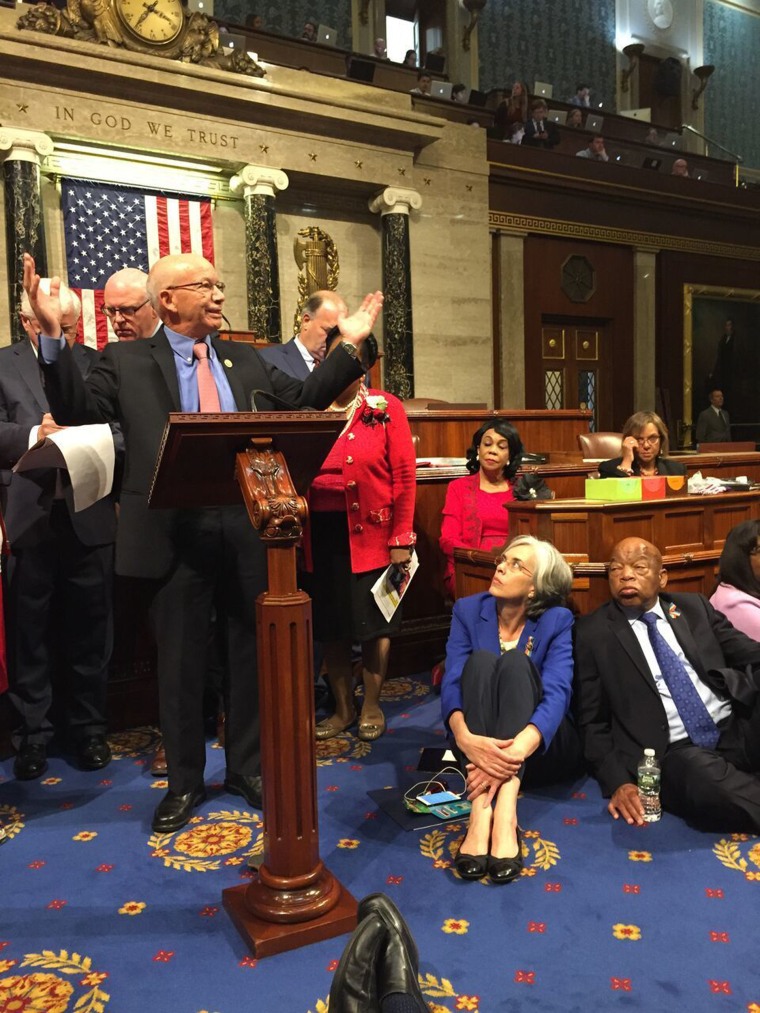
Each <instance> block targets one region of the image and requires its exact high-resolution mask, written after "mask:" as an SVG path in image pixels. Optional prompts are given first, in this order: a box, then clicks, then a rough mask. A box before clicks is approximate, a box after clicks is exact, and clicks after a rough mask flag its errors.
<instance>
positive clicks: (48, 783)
mask: <svg viewBox="0 0 760 1013" xmlns="http://www.w3.org/2000/svg"><path fill="white" fill-rule="evenodd" d="M386 712H387V714H388V716H389V718H390V731H389V733H388V734H387V735H386V736H385V737H384V738H383V739H381V740H380V741H379V742H377V743H375V744H373V745H371V746H370V745H369V744H365V743H361V742H359V741H358V740H357V739H355V738H354V737H352V736H350V735H345V736H341V737H340V738H338V739H336V740H332V741H330V742H327V743H324V744H323V747H320V748H321V753H320V760H319V763H320V769H319V786H320V798H319V804H320V818H321V824H320V828H321V829H320V833H321V850H322V857H323V859H324V860H325V862H326V863H327V864H328V866H329V867H330V868H331V869H332V870H333V872H334V873H335V874H336V875H337V876H338V877H339V878H340V880H341V881H342V882H343V883H344V884H345V886H346V887H347V888H348V889H349V890H351V891H352V892H353V894H354V895H355V896H356V897H357V898H360V897H362V896H364V895H365V894H368V893H371V892H374V891H383V892H385V893H387V894H388V895H389V896H390V897H392V898H393V900H394V901H395V902H396V903H397V904H398V906H399V907H400V908H401V910H402V912H403V913H404V914H405V916H406V918H407V920H408V921H409V923H410V925H411V927H412V930H413V932H414V934H415V936H416V938H417V941H418V943H419V948H420V953H421V958H422V964H421V968H420V972H421V978H422V982H423V991H424V994H425V996H426V998H427V999H428V1001H429V1004H430V1009H431V1010H432V1011H433V1013H453V1011H456V1010H473V1011H479V1013H492V1011H501V1010H515V1011H533V1010H536V1011H539V1010H540V1011H542V1013H550V1011H555V1010H556V1011H562V1013H569V1011H574V1010H583V1011H587V1010H589V1009H591V1010H595V1011H606V1010H644V1011H647V1013H656V1011H675V1010H695V1011H699V1013H701V1011H715V1013H724V1011H726V1013H727V1011H731V1013H739V1011H742V1013H744V1011H747V1013H760V970H759V969H758V967H759V964H760V961H759V959H758V954H759V953H760V840H758V838H753V837H747V836H743V835H720V834H706V833H700V832H698V831H695V830H693V829H691V828H689V827H687V826H686V825H684V824H683V823H682V822H681V821H680V820H677V819H675V818H674V817H670V816H665V817H664V818H663V820H662V822H661V823H659V824H655V825H653V826H649V827H646V828H644V829H632V828H629V827H627V826H623V825H620V824H619V823H613V821H612V820H611V819H610V817H609V816H608V815H607V813H606V811H605V808H604V804H603V802H602V800H601V798H600V796H599V792H598V789H597V787H596V784H595V783H594V782H593V781H590V780H582V781H579V782H577V783H575V784H571V785H565V786H561V787H559V788H556V789H553V790H551V791H545V792H538V793H529V794H526V796H525V797H524V798H523V799H522V800H521V803H520V822H521V825H522V827H523V829H524V832H525V841H524V845H525V849H526V856H525V862H526V867H525V870H524V873H523V876H522V878H521V880H520V881H518V882H516V883H514V884H512V885H510V886H507V887H501V888H499V887H494V886H491V885H488V884H487V883H464V882H461V881H459V880H457V879H456V877H455V876H454V874H453V873H452V870H451V867H450V863H451V858H452V855H453V853H454V851H455V850H456V845H457V843H458V841H459V839H460V838H461V836H462V833H463V826H462V824H461V823H453V824H451V823H450V824H442V825H441V827H440V828H434V829H429V830H424V831H404V830H402V829H401V828H400V827H399V826H398V825H397V824H396V823H395V822H393V821H392V820H391V819H390V818H389V817H388V816H386V815H385V814H384V813H383V812H382V811H381V810H379V809H378V808H377V806H376V804H375V803H374V802H373V801H372V800H371V799H370V798H369V797H368V795H367V792H368V791H372V790H375V789H378V788H383V787H386V786H391V785H402V786H404V787H408V786H409V785H410V784H412V783H413V782H415V781H416V780H418V779H419V775H417V774H416V764H417V758H418V754H419V749H420V747H422V746H426V745H441V738H440V731H439V715H440V712H439V705H438V698H437V697H434V696H432V695H430V694H428V691H427V686H426V685H424V684H422V683H420V682H418V681H414V680H393V681H391V682H390V683H389V684H388V687H387V692H386ZM111 741H112V744H113V746H114V749H115V752H116V757H117V758H116V759H115V760H114V762H113V763H112V764H111V765H110V767H108V768H107V769H106V770H104V771H100V772H97V773H94V774H86V773H82V772H79V771H76V770H74V769H73V768H72V767H70V766H69V765H68V763H67V762H66V761H65V760H64V759H59V758H53V759H52V761H51V764H50V770H49V772H48V775H47V776H46V777H45V778H43V779H42V780H41V781H38V782H32V783H26V784H21V783H17V782H16V781H14V780H13V777H12V770H11V761H6V762H5V763H4V764H3V765H2V775H3V778H4V780H3V781H2V783H0V819H2V821H3V823H4V825H5V826H6V828H7V830H8V832H9V836H10V840H9V841H8V842H7V843H6V844H4V845H3V846H2V848H0V1013H11V1011H13V1013H21V1011H23V1013H138V1011H139V1013H144V1011H154V1010H155V1011H162V1013H201V1011H206V1013H239V1011H240V1013H242V1011H246V1013H249V1011H255V1013H307V1011H309V1013H325V1010H326V1001H327V995H328V992H329V988H330V980H331V976H332V971H333V970H334V968H335V966H336V964H337V961H338V958H339V957H340V954H341V952H342V949H343V946H344V943H345V940H346V938H347V937H339V938H336V939H333V940H328V941H326V942H323V943H319V944H317V945H314V946H312V947H308V948H306V949H303V950H299V951H296V952H295V953H290V954H283V955H280V956H275V957H270V958H268V959H266V960H259V961H257V960H255V959H254V958H253V957H252V956H251V955H250V954H249V953H248V951H247V950H246V948H245V946H244V944H243V942H242V940H241V939H240V937H239V936H238V934H237V932H236V931H235V929H234V928H233V927H232V924H231V922H230V921H229V919H228V917H227V915H226V913H225V912H224V910H223V908H222V905H221V892H222V889H223V888H224V887H227V886H230V885H235V884H236V883H239V882H241V880H242V879H243V878H245V877H246V876H248V875H250V873H249V871H248V866H247V858H248V857H249V856H250V855H255V854H257V852H260V850H261V833H262V827H261V820H260V818H259V816H258V815H257V814H255V813H250V812H246V811H245V810H244V809H241V807H240V805H239V803H240V799H237V798H235V797H232V796H229V795H226V794H224V793H223V790H222V787H221V781H222V779H223V776H224V758H223V753H222V752H221V751H219V750H218V748H216V747H215V746H212V745H211V744H209V749H208V764H207V783H208V784H209V785H210V791H209V799H208V801H207V802H206V803H204V805H203V806H201V807H200V808H199V809H198V811H197V815H196V816H195V818H194V822H192V823H191V824H190V826H189V827H186V828H185V829H184V830H183V831H180V832H178V833H176V834H171V835H167V836H166V837H163V838H158V837H154V836H152V835H151V833H150V817H151V814H152V811H153V808H154V806H155V804H156V803H157V802H158V800H159V798H160V797H161V794H162V793H163V789H164V788H165V783H164V782H160V781H156V780H155V779H153V778H151V777H150V775H149V773H148V769H147V765H148V763H149V758H150V755H151V747H152V744H153V741H154V735H153V732H152V731H151V730H150V729H138V730H136V731H134V732H132V733H125V734H120V735H115V736H114V737H113V738H112V740H111Z"/></svg>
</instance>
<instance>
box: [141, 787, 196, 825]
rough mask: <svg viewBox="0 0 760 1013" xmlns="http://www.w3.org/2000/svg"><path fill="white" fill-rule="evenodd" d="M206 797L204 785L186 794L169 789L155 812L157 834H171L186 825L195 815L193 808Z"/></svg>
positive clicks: (154, 819)
mask: <svg viewBox="0 0 760 1013" xmlns="http://www.w3.org/2000/svg"><path fill="white" fill-rule="evenodd" d="M205 797H206V789H205V788H204V786H203V785H200V787H198V788H195V789H194V790H193V791H188V792H186V793H185V794H184V795H175V794H174V792H173V791H167V793H166V794H165V795H164V797H163V798H162V799H161V801H160V802H159V803H158V805H157V806H156V811H155V812H154V813H153V830H154V831H155V832H156V833H157V834H170V833H172V832H173V831H174V830H180V829H181V828H182V827H184V826H186V825H187V823H188V822H189V821H190V817H191V816H192V815H193V809H194V808H195V807H196V806H197V805H200V803H201V802H202V801H203V800H204V799H205Z"/></svg>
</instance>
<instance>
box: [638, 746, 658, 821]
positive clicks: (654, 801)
mask: <svg viewBox="0 0 760 1013" xmlns="http://www.w3.org/2000/svg"><path fill="white" fill-rule="evenodd" d="M638 777H639V799H640V800H641V808H642V809H643V810H644V819H645V820H646V822H647V823H656V822H657V820H658V819H659V818H660V817H661V816H662V806H661V805H660V765H659V764H658V762H657V758H656V757H655V755H654V749H645V750H644V755H643V756H642V758H641V760H639V768H638Z"/></svg>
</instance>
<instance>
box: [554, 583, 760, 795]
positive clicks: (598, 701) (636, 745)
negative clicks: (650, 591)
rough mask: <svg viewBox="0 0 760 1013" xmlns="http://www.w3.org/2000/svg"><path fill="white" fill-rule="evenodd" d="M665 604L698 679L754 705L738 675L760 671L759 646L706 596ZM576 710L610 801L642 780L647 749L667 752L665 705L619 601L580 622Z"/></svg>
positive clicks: (670, 598) (679, 597) (671, 598)
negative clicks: (640, 770) (638, 772)
mask: <svg viewBox="0 0 760 1013" xmlns="http://www.w3.org/2000/svg"><path fill="white" fill-rule="evenodd" d="M660 601H661V603H662V605H663V611H664V612H665V615H666V616H667V618H668V622H669V623H670V625H671V626H672V627H673V632H674V633H675V635H676V638H677V640H678V642H679V643H680V645H681V647H682V648H683V651H684V654H685V655H686V657H687V658H688V659H689V662H690V664H691V665H692V666H693V668H694V670H695V672H696V673H697V675H698V676H699V678H700V679H702V680H703V681H704V682H706V683H707V684H708V685H709V686H710V688H711V689H713V690H714V691H715V692H718V693H719V695H721V696H724V697H726V696H728V697H731V698H732V699H742V700H745V701H746V700H748V699H749V698H750V696H749V695H748V694H751V693H752V689H751V687H750V680H749V679H748V678H747V677H746V672H742V671H739V670H740V669H746V666H753V667H756V666H760V643H758V642H757V641H756V640H752V639H750V638H749V637H747V636H745V634H743V633H740V632H739V630H737V629H735V628H734V627H733V626H732V625H731V623H729V621H728V620H727V619H726V618H725V616H723V615H721V613H720V612H716V611H715V609H714V608H713V607H712V605H710V603H709V602H708V600H707V599H706V598H705V597H704V596H703V595H701V594H673V595H668V594H661V595H660ZM671 606H675V609H673V608H672V607H671ZM676 613H677V614H676ZM756 691H757V690H756V689H755V691H754V692H756ZM574 703H575V709H576V714H577V717H578V723H579V730H580V733H581V741H582V743H583V752H584V755H585V758H586V761H587V762H588V764H589V765H590V767H591V770H592V772H593V774H594V776H595V777H596V779H597V780H598V781H599V784H600V785H601V788H602V791H603V793H604V794H605V795H612V794H613V792H614V791H615V790H616V789H617V788H619V787H620V785H621V784H629V783H631V782H635V781H636V768H637V766H638V761H639V760H640V758H641V755H642V753H643V751H644V749H646V748H649V747H651V748H652V749H654V750H655V752H656V753H657V755H658V756H662V755H663V753H664V752H665V750H666V749H667V746H668V738H669V736H668V721H667V717H666V715H665V708H664V707H663V704H662V698H661V697H660V694H659V693H658V692H657V687H656V684H655V681H654V678H653V676H652V674H651V672H650V670H649V666H648V665H647V663H646V659H645V657H644V653H643V651H642V650H641V647H640V645H639V642H638V640H637V639H636V634H635V633H634V632H633V630H632V629H631V627H630V624H629V622H628V618H627V616H626V615H625V613H624V612H623V610H622V609H621V608H620V607H619V606H618V605H617V604H616V603H615V602H613V601H609V602H607V604H606V605H602V606H600V608H598V609H596V611H595V612H592V613H591V615H588V616H582V617H581V618H580V619H578V621H577V622H576V626H575V701H574Z"/></svg>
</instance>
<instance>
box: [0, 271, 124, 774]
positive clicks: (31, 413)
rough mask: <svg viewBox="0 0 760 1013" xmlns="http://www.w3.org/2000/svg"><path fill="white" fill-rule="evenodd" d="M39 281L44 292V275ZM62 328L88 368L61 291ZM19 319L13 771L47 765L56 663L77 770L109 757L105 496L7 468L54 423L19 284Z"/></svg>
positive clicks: (12, 504) (12, 401)
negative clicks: (86, 497)
mask: <svg viewBox="0 0 760 1013" xmlns="http://www.w3.org/2000/svg"><path fill="white" fill-rule="evenodd" d="M43 281H44V282H45V283H46V284H45V288H46V289H47V290H48V291H49V283H48V282H47V279H43ZM61 311H62V317H61V329H62V332H63V335H64V337H65V338H66V341H67V343H68V344H69V345H70V347H71V354H72V358H73V360H74V362H75V363H76V367H77V369H78V371H79V372H80V373H81V375H82V376H83V377H86V376H87V375H88V374H89V372H90V370H91V369H92V367H93V365H94V364H95V363H97V361H98V353H97V352H95V351H94V350H93V349H90V348H85V346H84V345H81V344H77V343H76V341H75V338H76V333H77V322H78V320H79V315H80V312H81V307H80V303H79V299H78V298H77V296H76V295H75V294H74V293H73V292H72V291H71V290H70V289H68V288H66V287H65V286H62V291H61ZM20 315H21V323H22V326H23V328H24V330H25V331H26V334H27V337H26V338H25V339H24V340H23V341H20V342H18V343H16V344H13V345H10V346H9V347H7V348H3V349H0V468H2V469H4V470H2V471H0V483H1V484H0V490H1V491H2V492H1V495H2V505H3V512H4V514H5V523H6V528H7V532H8V540H9V542H10V546H11V552H12V555H11V557H10V560H9V566H8V602H7V616H8V666H9V697H10V700H11V703H12V704H13V706H14V708H15V710H16V712H17V715H18V719H19V721H18V725H17V726H16V727H15V728H14V731H13V744H14V745H15V747H16V750H17V755H16V760H15V763H14V773H15V775H16V777H17V778H18V779H19V780H31V779H33V778H37V777H40V776H41V775H42V774H43V773H44V772H45V770H47V747H48V743H49V742H50V740H51V738H52V737H53V726H52V723H51V720H50V707H51V703H52V683H53V676H54V674H55V671H56V669H57V668H58V666H63V667H64V668H65V671H62V673H61V674H62V675H63V685H64V686H65V689H66V699H65V714H66V735H67V737H68V738H69V740H70V744H71V745H72V746H73V748H74V750H75V751H76V753H77V756H78V760H79V765H80V766H81V767H82V768H83V769H85V770H99V769H100V768H101V767H105V766H106V764H108V763H109V761H110V759H111V752H110V749H109V747H108V743H107V742H106V738H105V730H106V722H105V699H106V681H107V675H108V664H109V661H110V656H111V641H112V620H111V600H112V583H113V543H114V539H115V535H116V518H115V513H114V506H113V503H112V502H111V501H110V500H109V499H106V500H101V501H100V502H99V503H96V504H95V505H94V506H91V507H90V508H89V509H87V510H82V511H80V512H79V513H75V512H74V502H73V496H72V491H71V486H70V485H69V483H68V479H67V476H66V475H65V473H62V472H60V471H58V470H57V469H55V468H48V469H40V470H39V471H33V472H24V473H23V474H13V473H12V472H11V470H10V469H11V468H13V466H14V465H15V464H16V462H17V461H18V459H19V458H20V457H21V456H22V455H23V454H24V452H25V451H26V450H27V449H28V448H29V447H31V446H32V445H33V444H34V443H36V442H37V440H39V439H42V438H44V437H45V436H48V435H49V434H50V433H52V432H55V431H56V430H59V429H61V428H62V427H61V426H58V425H56V423H55V421H54V419H53V417H52V415H51V414H50V410H49V406H48V401H47V397H46V395H45V391H44V389H43V386H42V383H41V380H40V371H39V366H38V364H37V358H38V344H39V334H40V326H39V324H38V322H37V320H36V318H35V316H34V313H33V311H32V309H31V307H30V304H29V299H28V296H27V295H26V293H24V296H23V298H22V302H21V314H20Z"/></svg>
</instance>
